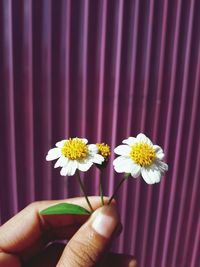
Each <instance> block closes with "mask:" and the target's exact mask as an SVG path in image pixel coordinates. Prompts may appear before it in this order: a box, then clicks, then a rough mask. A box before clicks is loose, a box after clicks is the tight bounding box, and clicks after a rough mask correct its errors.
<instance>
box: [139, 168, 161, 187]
mask: <svg viewBox="0 0 200 267" xmlns="http://www.w3.org/2000/svg"><path fill="white" fill-rule="evenodd" d="M141 174H142V177H143V179H144V180H145V182H146V183H147V184H154V183H159V182H160V178H161V173H160V172H159V171H157V170H152V169H151V168H142V169H141Z"/></svg>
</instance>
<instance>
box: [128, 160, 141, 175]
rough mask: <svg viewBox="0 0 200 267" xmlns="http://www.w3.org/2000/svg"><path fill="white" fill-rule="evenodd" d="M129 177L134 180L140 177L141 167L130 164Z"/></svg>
mask: <svg viewBox="0 0 200 267" xmlns="http://www.w3.org/2000/svg"><path fill="white" fill-rule="evenodd" d="M130 173H131V176H132V177H134V178H137V177H138V176H140V173H141V166H140V165H138V164H134V163H133V164H132V165H131V171H130Z"/></svg>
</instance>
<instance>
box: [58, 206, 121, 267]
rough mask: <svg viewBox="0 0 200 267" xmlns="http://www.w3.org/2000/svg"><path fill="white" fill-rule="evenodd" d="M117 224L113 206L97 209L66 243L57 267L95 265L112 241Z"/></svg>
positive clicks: (117, 218)
mask: <svg viewBox="0 0 200 267" xmlns="http://www.w3.org/2000/svg"><path fill="white" fill-rule="evenodd" d="M119 223H120V222H119V215H118V213H117V210H116V208H115V207H114V206H113V205H112V206H104V207H101V208H99V209H98V210H97V211H95V212H94V213H93V214H92V216H91V217H90V219H89V220H88V221H87V222H86V223H85V224H84V225H83V226H82V227H81V228H80V229H79V230H78V231H77V232H76V234H75V235H74V236H73V237H72V239H71V240H70V241H69V242H68V244H67V246H66V247H65V250H64V251H63V254H62V256H61V258H60V260H59V262H58V265H57V267H65V266H67V267H75V266H80V267H81V266H83V267H89V266H93V265H94V264H96V263H97V262H98V261H99V259H100V258H101V256H102V255H103V253H104V252H105V251H106V248H107V246H108V245H109V244H110V242H111V241H112V239H113V235H114V233H115V231H116V229H117V226H118V225H119Z"/></svg>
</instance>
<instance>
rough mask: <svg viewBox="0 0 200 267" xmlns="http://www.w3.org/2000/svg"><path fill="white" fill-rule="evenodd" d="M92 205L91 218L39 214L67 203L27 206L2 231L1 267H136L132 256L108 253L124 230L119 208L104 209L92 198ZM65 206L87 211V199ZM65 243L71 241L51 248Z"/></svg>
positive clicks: (0, 242)
mask: <svg viewBox="0 0 200 267" xmlns="http://www.w3.org/2000/svg"><path fill="white" fill-rule="evenodd" d="M90 201H91V204H92V206H93V208H94V209H95V210H96V211H95V212H94V213H93V214H92V215H91V216H90V218H88V216H85V215H83V216H80V215H74V214H68V215H48V216H41V215H39V211H41V210H43V209H45V208H46V207H49V206H50V205H54V204H56V203H59V202H63V200H62V201H61V200H59V201H40V202H34V203H32V204H30V205H29V206H27V207H26V208H25V209H23V210H22V211H21V212H19V213H18V214H17V215H16V216H14V217H13V218H12V219H10V220H9V221H8V222H6V223H5V224H4V225H2V226H1V227H0V267H11V266H12V267H19V266H22V265H23V266H29V267H35V266H37V267H40V266H41V267H42V266H43V267H53V266H57V267H65V266H67V267H75V266H76V267H77V266H82V267H89V266H104V267H106V266H109V267H111V266H115V267H117V266H118V267H126V266H131V267H134V266H136V263H135V261H134V259H133V258H132V257H131V256H127V255H120V254H113V253H112V254H111V253H107V252H108V247H109V246H110V244H111V243H112V241H113V239H114V238H115V237H116V235H117V234H118V233H119V229H120V226H121V224H120V220H119V215H118V213H117V210H116V207H115V205H111V206H103V207H100V206H101V203H100V201H99V197H90ZM106 201H108V200H107V199H106ZM65 202H69V203H73V204H77V205H80V206H82V207H84V208H87V203H86V201H85V199H84V198H73V199H68V200H66V201H65ZM63 239H67V240H69V242H68V243H67V245H66V246H65V245H64V244H61V243H60V244H59V243H53V244H51V245H49V246H47V244H48V243H49V242H52V241H55V240H63Z"/></svg>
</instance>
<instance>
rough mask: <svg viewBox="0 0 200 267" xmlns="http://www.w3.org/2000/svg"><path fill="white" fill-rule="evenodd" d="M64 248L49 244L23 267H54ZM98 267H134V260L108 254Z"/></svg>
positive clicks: (58, 244) (57, 244)
mask: <svg viewBox="0 0 200 267" xmlns="http://www.w3.org/2000/svg"><path fill="white" fill-rule="evenodd" d="M64 248H65V245H64V244H61V243H53V244H50V245H49V246H48V247H47V248H46V249H45V250H44V251H42V252H41V253H40V254H39V255H38V256H37V257H34V258H32V259H30V261H29V262H27V264H26V265H25V266H24V267H43V266H45V267H55V266H56V264H57V263H58V260H59V258H60V256H61V255H62V252H63V250H64ZM98 266H99V267H111V266H115V267H136V261H135V259H134V258H133V257H132V256H130V255H125V254H116V253H108V254H107V255H106V257H105V259H104V261H103V262H102V263H101V264H99V265H98Z"/></svg>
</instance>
